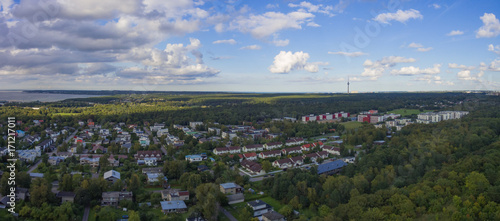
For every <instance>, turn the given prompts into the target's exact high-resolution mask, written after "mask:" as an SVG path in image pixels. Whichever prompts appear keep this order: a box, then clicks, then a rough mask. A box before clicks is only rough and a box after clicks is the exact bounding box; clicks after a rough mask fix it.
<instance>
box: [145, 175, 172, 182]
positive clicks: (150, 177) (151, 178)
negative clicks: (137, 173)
mask: <svg viewBox="0 0 500 221" xmlns="http://www.w3.org/2000/svg"><path fill="white" fill-rule="evenodd" d="M146 177H147V181H148V184H149V185H153V184H155V183H156V182H159V181H161V180H162V179H163V183H162V185H163V184H165V183H166V182H167V181H168V179H167V177H166V176H164V175H163V173H146Z"/></svg>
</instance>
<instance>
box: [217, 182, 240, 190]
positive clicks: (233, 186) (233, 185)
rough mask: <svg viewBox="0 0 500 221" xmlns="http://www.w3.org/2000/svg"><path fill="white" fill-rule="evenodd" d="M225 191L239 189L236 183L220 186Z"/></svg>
mask: <svg viewBox="0 0 500 221" xmlns="http://www.w3.org/2000/svg"><path fill="white" fill-rule="evenodd" d="M220 185H221V186H222V188H224V189H231V188H237V187H238V186H237V185H236V184H235V183H221V184H220Z"/></svg>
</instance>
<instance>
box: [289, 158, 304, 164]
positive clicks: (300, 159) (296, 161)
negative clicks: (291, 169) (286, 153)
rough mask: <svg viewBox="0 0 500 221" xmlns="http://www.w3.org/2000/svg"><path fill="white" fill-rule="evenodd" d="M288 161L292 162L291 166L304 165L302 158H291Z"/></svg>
mask: <svg viewBox="0 0 500 221" xmlns="http://www.w3.org/2000/svg"><path fill="white" fill-rule="evenodd" d="M290 160H291V161H292V163H293V166H300V165H302V164H304V158H303V157H302V156H296V157H292V158H290Z"/></svg>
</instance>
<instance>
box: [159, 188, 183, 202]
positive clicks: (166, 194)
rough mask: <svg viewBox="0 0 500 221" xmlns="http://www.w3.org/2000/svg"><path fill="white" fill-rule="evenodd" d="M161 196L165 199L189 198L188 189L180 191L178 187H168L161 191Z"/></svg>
mask: <svg viewBox="0 0 500 221" xmlns="http://www.w3.org/2000/svg"><path fill="white" fill-rule="evenodd" d="M161 198H162V199H163V200H166V201H176V200H182V201H186V200H189V191H180V190H178V189H168V190H163V191H161Z"/></svg>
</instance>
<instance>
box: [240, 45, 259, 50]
mask: <svg viewBox="0 0 500 221" xmlns="http://www.w3.org/2000/svg"><path fill="white" fill-rule="evenodd" d="M260 48H261V47H260V45H248V46H245V47H241V48H240V49H241V50H260Z"/></svg>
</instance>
